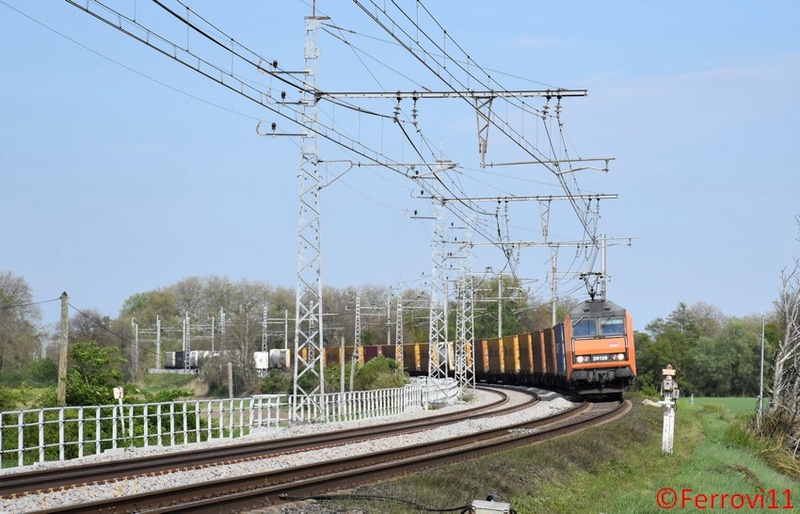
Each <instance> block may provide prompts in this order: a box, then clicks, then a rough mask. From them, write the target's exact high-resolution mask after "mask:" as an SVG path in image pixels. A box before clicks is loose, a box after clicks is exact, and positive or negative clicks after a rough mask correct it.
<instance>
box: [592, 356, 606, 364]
mask: <svg viewBox="0 0 800 514" xmlns="http://www.w3.org/2000/svg"><path fill="white" fill-rule="evenodd" d="M607 360H608V355H592V362H599V361H607Z"/></svg>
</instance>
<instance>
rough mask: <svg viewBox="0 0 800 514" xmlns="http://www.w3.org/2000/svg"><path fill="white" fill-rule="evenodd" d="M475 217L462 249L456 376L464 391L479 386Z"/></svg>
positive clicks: (459, 250) (459, 251)
mask: <svg viewBox="0 0 800 514" xmlns="http://www.w3.org/2000/svg"><path fill="white" fill-rule="evenodd" d="M471 227H472V220H470V223H468V227H467V233H466V237H465V239H464V244H462V245H461V246H460V247H459V249H458V253H459V254H461V255H459V256H460V257H463V259H462V261H461V262H462V266H461V274H460V275H459V279H458V295H457V298H458V316H457V317H456V344H455V352H454V353H455V361H456V362H455V378H456V381H457V382H458V385H459V387H461V390H462V391H467V390H474V389H475V349H474V348H475V309H474V306H475V291H474V287H473V277H472V229H471Z"/></svg>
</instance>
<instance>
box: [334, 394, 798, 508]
mask: <svg viewBox="0 0 800 514" xmlns="http://www.w3.org/2000/svg"><path fill="white" fill-rule="evenodd" d="M627 397H628V398H629V399H630V400H631V401H632V402H633V406H634V407H633V410H632V411H631V412H630V413H629V414H628V415H627V416H625V417H624V418H622V419H620V420H616V421H613V422H611V423H608V424H605V425H603V426H600V427H596V428H592V429H588V430H585V431H583V432H581V433H578V434H575V435H572V436H568V437H565V438H561V439H557V440H553V441H548V442H545V443H541V444H537V445H532V446H528V447H524V448H518V449H515V450H512V451H508V452H504V453H499V454H496V455H492V456H489V457H484V458H481V459H476V460H473V461H469V462H468V463H459V464H453V465H448V466H442V467H439V468H437V469H434V470H431V471H429V472H425V473H419V474H415V475H413V476H408V477H402V478H398V479H394V480H391V481H387V482H383V483H380V484H375V485H371V486H366V487H361V488H358V489H357V490H356V491H353V496H361V495H369V496H371V497H373V499H371V500H369V501H363V500H347V501H341V500H340V501H337V502H336V503H337V505H338V507H340V508H345V509H350V510H347V512H364V513H377V512H380V513H389V514H405V513H413V512H423V511H422V510H419V509H417V508H416V507H415V505H417V506H424V507H426V508H428V509H447V508H455V507H458V506H466V505H469V504H471V503H472V501H473V500H475V499H485V498H486V496H488V495H489V494H494V495H495V496H497V497H498V499H499V500H500V501H507V502H510V503H511V505H512V507H513V508H514V509H515V510H516V511H517V512H518V513H520V514H523V513H540V512H544V513H561V512H563V513H573V512H575V513H580V512H586V513H598V512H605V513H628V512H630V513H643V512H644V513H646V512H654V513H656V512H667V511H670V510H671V511H672V512H695V511H697V510H698V509H697V507H698V506H700V507H702V506H703V504H702V501H703V498H702V497H701V496H699V495H701V494H705V495H707V496H708V497H709V498H710V496H711V495H712V494H725V493H727V494H730V495H733V494H740V495H747V494H749V495H751V498H754V499H756V500H758V497H757V496H755V495H758V494H759V493H761V494H766V496H765V507H768V506H769V504H770V497H769V492H770V491H772V490H774V491H775V493H776V496H775V501H776V504H777V505H778V506H779V507H784V506H786V502H787V493H786V492H785V491H787V490H788V491H789V493H788V494H789V495H790V496H791V501H792V502H793V505H794V506H795V508H800V467H798V466H797V462H796V461H793V460H792V459H791V458H790V457H788V456H786V454H785V453H782V451H781V450H780V449H779V448H777V447H773V446H768V445H766V444H764V443H761V442H759V441H757V440H756V439H754V438H753V437H752V436H750V435H749V433H748V432H747V431H746V430H745V429H744V427H745V424H746V420H745V417H744V415H743V414H740V415H738V417H737V416H735V415H734V414H732V413H731V412H730V411H729V410H728V409H727V408H726V407H723V406H721V405H720V404H717V403H710V402H707V401H706V400H703V401H697V402H696V403H695V404H694V405H692V404H690V403H689V401H688V400H687V401H683V400H682V401H681V404H680V406H679V410H678V413H677V417H676V427H675V446H674V450H675V451H674V453H673V454H672V455H664V454H662V452H661V426H662V411H661V409H660V408H657V407H651V406H646V405H643V404H642V400H643V399H644V397H642V396H640V395H628V396H627ZM722 403H726V402H724V401H723V402H722ZM751 405H752V403H751ZM770 464H771V465H772V467H771V466H770ZM776 469H783V470H784V473H780V472H778V471H776ZM662 488H671V489H674V490H675V491H676V493H677V495H678V496H677V498H678V503H677V505H675V506H674V507H673V508H672V509H666V508H660V507H659V505H658V504H657V500H656V495H657V492H658V491H659V490H660V489H662ZM762 490H763V491H762ZM683 491H686V492H685V493H684V492H683ZM682 495H684V496H686V497H688V498H690V499H691V500H688V501H686V502H685V503H683V505H682V501H681V496H682ZM376 497H378V498H391V499H392V500H387V501H381V500H379V499H375V498H376ZM666 499H668V498H666ZM695 499H696V500H697V501H699V502H700V503H699V504H695V503H693V500H695ZM737 500H738V499H737ZM708 501H710V499H709V500H708ZM719 501H720V500H719V499H717V502H718V503H717V506H718V505H719ZM728 505H730V500H729V501H728ZM705 506H706V509H700V510H714V511H718V510H721V511H723V512H734V511H737V512H738V511H741V510H742V509H741V508H739V509H734V508H728V509H724V510H723V509H708V507H709V506H710V503H706V504H705ZM754 510H755V511H758V510H760V508H759V509H754ZM765 510H769V509H765ZM772 510H774V509H772ZM456 512H457V511H456Z"/></svg>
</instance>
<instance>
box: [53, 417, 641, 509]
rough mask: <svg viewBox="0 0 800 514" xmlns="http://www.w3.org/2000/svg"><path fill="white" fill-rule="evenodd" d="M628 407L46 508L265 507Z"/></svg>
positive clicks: (502, 445) (540, 435)
mask: <svg viewBox="0 0 800 514" xmlns="http://www.w3.org/2000/svg"><path fill="white" fill-rule="evenodd" d="M629 408H630V404H629V403H628V402H615V403H611V404H582V405H579V406H577V407H575V408H574V409H571V410H568V411H563V412H561V413H559V414H556V415H553V416H548V417H545V418H540V419H538V420H534V421H528V422H524V423H518V424H515V425H509V426H504V427H502V428H497V429H493V430H487V431H483V432H480V433H476V434H470V435H468V436H459V437H453V438H449V439H444V440H439V441H435V442H431V443H423V444H418V445H414V446H408V447H404V448H399V449H392V450H386V451H382V452H376V453H371V454H368V455H361V456H354V457H348V458H342V459H337V460H333V461H328V462H323V463H317V464H313V465H305V466H298V467H293V468H290V469H282V470H278V471H271V472H266V473H259V474H253V475H250V476H240V477H236V478H231V479H222V480H216V481H211V482H205V483H202V484H195V485H187V486H184V487H179V488H174V489H166V490H161V491H157V492H151V493H144V494H139V495H135V496H129V497H125V498H117V499H114V500H104V501H100V502H95V503H84V504H81V505H77V506H66V507H62V508H57V509H51V510H48V511H45V512H54V513H55V512H59V513H77V512H112V511H113V512H141V511H148V512H226V511H236V510H244V509H250V508H257V507H264V506H266V505H272V504H275V503H280V502H282V501H284V500H285V499H286V498H287V497H289V496H291V497H294V496H298V495H307V494H318V493H320V492H324V491H331V490H336V489H341V488H346V487H352V486H353V485H355V484H358V483H361V482H366V481H374V480H375V479H379V478H384V477H388V476H392V475H396V474H400V473H407V472H411V471H415V470H419V469H423V468H427V467H430V466H432V465H437V464H441V463H445V462H452V461H455V460H462V459H468V458H473V457H476V456H479V455H483V454H486V453H490V452H496V451H501V450H506V449H508V448H512V447H514V446H519V445H525V444H531V443H535V442H539V441H543V440H546V439H549V438H552V437H557V436H559V435H564V434H567V433H570V432H574V431H577V430H581V429H583V428H586V427H588V426H592V425H595V424H598V423H602V422H605V421H607V420H610V419H613V418H615V417H618V416H621V415H622V414H624V413H625V412H627V410H628V409H629ZM373 434H374V432H373Z"/></svg>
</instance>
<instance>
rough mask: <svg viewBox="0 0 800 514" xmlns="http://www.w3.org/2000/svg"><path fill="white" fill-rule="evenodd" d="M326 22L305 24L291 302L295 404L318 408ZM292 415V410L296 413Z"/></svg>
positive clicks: (320, 391) (314, 19)
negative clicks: (320, 132)
mask: <svg viewBox="0 0 800 514" xmlns="http://www.w3.org/2000/svg"><path fill="white" fill-rule="evenodd" d="M324 19H327V17H324V16H317V15H316V11H314V12H313V13H312V16H308V17H306V19H305V51H304V73H305V80H304V87H303V92H302V98H301V101H300V103H301V108H302V120H303V126H304V127H305V128H306V130H305V133H304V134H303V136H302V143H301V154H302V155H301V162H300V174H299V178H300V193H299V205H300V213H299V221H298V232H297V246H298V250H297V253H298V259H297V291H296V297H295V319H296V323H295V338H294V355H295V359H294V388H293V391H292V392H293V396H294V405H295V409H297V407H298V405H299V403H300V402H302V403H306V404H309V403H310V404H311V405H316V408H315V409H314V410H316V415H315V414H313V413H312V416H314V417H315V418H316V417H318V416H319V415H321V413H322V409H321V405H320V404H319V402H318V400H317V399H318V398H319V396H317V395H318V394H320V395H321V394H323V393H324V392H325V386H324V384H325V381H324V372H323V359H322V355H323V346H322V345H323V343H322V341H323V339H322V328H323V327H322V280H321V270H320V261H321V247H320V242H321V237H320V201H319V194H320V186H321V178H320V172H319V140H318V137H317V127H316V125H317V117H318V108H317V102H316V97H315V92H316V90H317V58H318V56H319V49H318V47H317V30H318V28H319V26H320V22H321V21H322V20H324ZM295 412H296V410H295Z"/></svg>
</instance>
